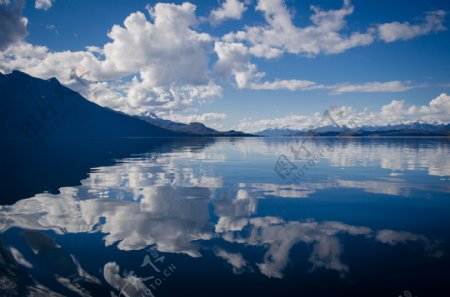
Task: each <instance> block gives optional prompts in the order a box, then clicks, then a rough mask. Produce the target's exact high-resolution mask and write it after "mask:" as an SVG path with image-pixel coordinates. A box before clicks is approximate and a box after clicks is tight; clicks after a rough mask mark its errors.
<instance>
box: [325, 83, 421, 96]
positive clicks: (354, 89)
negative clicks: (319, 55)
mask: <svg viewBox="0 0 450 297" xmlns="http://www.w3.org/2000/svg"><path fill="white" fill-rule="evenodd" d="M414 87H415V86H413V85H412V84H411V82H408V81H406V82H405V81H397V80H395V81H388V82H368V83H363V84H350V83H343V84H336V85H333V86H330V87H329V88H331V89H332V94H342V93H372V92H403V91H407V90H410V89H412V88H414Z"/></svg>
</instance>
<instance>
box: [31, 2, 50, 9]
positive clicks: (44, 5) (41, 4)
mask: <svg viewBox="0 0 450 297" xmlns="http://www.w3.org/2000/svg"><path fill="white" fill-rule="evenodd" d="M52 5H53V0H36V2H34V7H35V8H36V9H42V10H49V9H50V8H51V7H52Z"/></svg>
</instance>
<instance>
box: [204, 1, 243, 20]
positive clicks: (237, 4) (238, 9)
mask: <svg viewBox="0 0 450 297" xmlns="http://www.w3.org/2000/svg"><path fill="white" fill-rule="evenodd" d="M246 10H247V7H246V6H245V3H244V2H243V1H239V0H225V1H224V2H223V3H222V5H221V6H220V7H219V8H217V9H215V10H213V11H211V14H210V15H209V20H210V22H211V23H212V24H213V25H217V24H219V23H221V22H223V21H224V20H227V19H235V20H239V19H240V18H241V17H242V14H243V13H244V11H246Z"/></svg>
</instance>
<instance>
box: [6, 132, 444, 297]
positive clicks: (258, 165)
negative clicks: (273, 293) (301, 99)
mask: <svg viewBox="0 0 450 297" xmlns="http://www.w3.org/2000/svg"><path fill="white" fill-rule="evenodd" d="M292 141H293V140H292ZM323 141H328V142H329V141H333V140H327V139H325V140H323ZM341 141H342V142H341ZM341 141H339V142H336V143H335V144H334V146H333V149H332V150H331V151H330V153H329V154H327V155H325V156H324V159H323V160H322V161H321V163H319V164H318V166H316V167H314V168H313V169H312V170H311V172H309V173H308V176H306V178H305V180H304V181H302V182H300V183H299V184H296V185H288V184H286V183H285V182H284V181H283V180H282V179H280V178H279V177H278V176H277V175H276V174H275V173H274V172H273V170H272V168H273V162H275V160H276V157H277V155H278V154H280V153H285V152H286V151H288V149H289V145H290V142H289V141H286V140H278V141H276V140H265V139H248V140H242V141H233V142H230V141H227V140H226V139H224V140H219V141H217V142H215V143H214V144H213V145H210V146H202V147H201V148H199V147H195V149H193V148H192V147H191V148H190V147H189V146H187V147H183V149H175V150H168V151H165V152H159V153H157V154H156V153H155V152H149V153H144V154H140V155H137V156H135V157H128V158H123V159H120V160H117V162H116V163H115V164H114V165H112V166H103V167H96V168H94V169H92V170H91V172H90V173H89V175H88V177H87V178H86V179H83V180H81V185H79V186H74V187H62V188H60V190H59V192H60V193H58V194H51V193H39V194H36V195H35V196H34V197H31V198H27V199H22V200H19V201H17V202H16V203H14V204H12V205H4V206H1V208H0V233H2V234H4V235H7V236H6V238H8V245H7V247H6V248H5V247H2V253H3V258H0V260H1V261H2V262H3V263H5V264H3V263H2V267H5V268H4V269H6V270H8V269H9V270H8V271H9V272H4V273H3V275H10V279H9V281H10V282H11V283H15V282H16V283H23V282H25V280H26V282H28V283H34V285H30V286H29V289H30V290H31V288H33V290H43V292H44V291H45V292H50V291H52V290H55V291H56V292H59V293H61V292H62V294H63V295H64V292H65V293H67V292H68V291H70V292H71V293H74V294H76V295H79V296H90V295H92V294H93V292H97V293H98V292H103V293H105V292H106V291H108V290H109V289H111V290H112V289H113V288H115V289H116V291H115V294H118V293H119V292H120V290H121V288H123V286H124V285H125V284H127V283H128V282H130V281H133V282H134V283H135V284H136V286H137V287H139V288H141V289H142V290H144V291H145V290H146V289H148V286H146V284H145V283H144V282H142V281H141V280H139V279H136V278H133V276H130V275H129V274H128V270H127V269H129V268H127V267H121V264H120V263H119V261H118V260H114V258H113V259H111V257H110V256H106V255H104V256H102V255H101V253H100V254H98V255H97V257H96V259H92V262H93V263H95V269H93V268H92V265H91V264H92V263H83V262H82V261H81V260H78V256H77V254H76V253H77V252H79V253H82V251H83V246H79V247H77V248H73V247H68V246H64V245H63V244H62V243H59V242H58V240H57V239H58V238H61V236H66V235H69V234H101V235H102V236H101V238H98V239H97V240H101V241H102V244H103V246H104V247H105V248H107V247H109V248H114V249H117V250H118V251H121V252H131V251H140V250H144V249H145V248H147V247H149V246H155V247H156V249H157V250H158V251H159V252H162V253H173V254H179V255H185V256H189V257H193V258H200V257H204V256H205V255H206V254H208V253H210V252H212V253H213V255H214V256H215V257H216V258H217V259H220V261H222V262H223V263H224V264H225V265H226V266H227V267H228V268H229V270H230V272H231V273H234V274H236V275H240V276H241V275H245V274H254V273H257V274H260V275H262V276H264V277H268V278H275V279H282V278H283V277H285V275H286V270H287V267H288V264H289V263H290V261H291V260H292V259H293V258H304V259H305V260H306V261H307V262H308V266H307V267H305V269H306V270H307V271H308V273H310V274H315V273H320V272H321V271H324V270H328V271H332V272H335V273H336V275H338V276H339V277H340V278H345V277H346V276H347V275H348V274H349V273H351V271H352V266H351V264H350V263H349V262H348V258H347V260H346V259H345V258H343V253H344V250H345V246H346V242H348V241H349V238H355V240H363V241H365V242H368V243H365V244H369V243H370V244H372V245H376V246H384V248H395V247H397V246H410V245H411V246H413V247H414V249H415V250H416V251H419V252H418V253H416V254H415V257H419V256H423V257H428V258H434V259H440V258H442V257H445V256H446V251H445V248H444V247H443V246H442V239H439V240H437V239H436V238H435V236H433V235H432V236H429V235H428V234H422V233H418V232H412V231H409V230H403V229H401V228H400V229H398V228H391V227H390V226H389V225H388V224H387V223H383V218H381V217H380V218H378V217H376V218H375V216H376V215H375V214H374V215H373V218H367V222H366V223H365V224H364V220H363V221H362V222H361V223H360V224H355V223H348V222H344V221H341V220H335V219H331V218H323V217H321V218H316V217H315V216H314V212H310V213H308V212H307V213H306V214H305V215H302V216H301V215H297V214H296V215H294V216H293V215H292V214H287V213H286V211H287V210H286V208H283V207H277V206H276V203H278V202H277V201H280V200H295V201H297V199H296V198H301V199H298V201H301V200H311V201H314V200H318V201H320V199H319V198H318V197H320V196H317V195H320V194H321V193H324V192H326V191H327V192H326V193H327V194H326V195H327V198H328V199H336V201H337V202H339V201H341V202H342V203H344V201H343V200H342V197H341V195H342V194H341V192H339V191H341V190H342V189H357V190H360V191H361V193H365V194H366V195H367V194H383V195H390V196H398V197H412V196H417V195H418V194H417V193H418V191H423V192H428V193H441V194H442V193H448V192H450V188H449V184H448V182H442V181H441V180H440V179H439V178H436V176H445V177H446V178H448V176H450V163H449V161H448V158H447V157H448V155H449V149H450V146H449V144H448V142H446V141H445V140H444V141H443V142H436V143H434V142H432V143H431V144H426V143H425V144H426V145H424V144H423V143H422V144H420V143H419V144H417V143H410V142H394V143H389V142H383V141H380V142H375V143H365V142H364V141H363V142H360V141H351V140H349V141H345V140H341ZM309 145H311V147H313V146H314V145H315V146H320V145H321V143H320V141H316V142H311V143H310V144H309ZM405 155H407V157H405ZM236 164H239V166H238V167H237V165H236ZM342 168H344V169H342ZM346 168H347V170H346ZM355 168H357V169H355ZM350 169H351V170H350ZM394 170H395V171H401V172H404V175H401V176H392V175H391V173H392V172H391V171H394ZM407 171H412V172H413V173H414V174H413V175H409V174H407ZM355 172H356V173H355ZM417 176H419V179H418V178H417ZM425 177H426V178H432V179H431V180H427V179H425ZM338 189H339V191H338ZM330 191H331V192H330ZM374 197H376V196H364V195H361V198H360V199H362V200H368V199H369V198H370V199H374ZM419 198H424V197H419ZM425 198H429V196H426V197H425ZM270 203H274V204H270ZM267 204H269V205H270V207H269V210H267ZM300 206H301V205H297V207H298V208H295V209H291V210H290V211H293V212H294V213H296V212H298V213H300V212H302V211H304V210H302V209H301V207H300ZM350 207H351V206H350ZM260 208H261V210H260ZM295 217H296V218H295ZM348 219H349V220H350V219H351V216H349V217H348ZM374 220H376V222H377V224H373V222H374ZM350 221H352V220H350ZM353 221H354V220H353ZM372 225H373V226H372ZM396 226H397V225H396ZM446 227H448V225H444V227H443V228H446ZM17 230H23V231H20V232H18V231H17ZM49 231H50V232H49ZM53 237H54V238H53ZM24 242H25V244H24ZM300 245H304V246H306V247H308V249H307V253H301V254H300V253H298V251H296V249H295V247H298V246H300ZM29 250H31V252H29ZM68 250H71V252H69V251H68ZM258 250H259V251H263V254H262V256H261V257H259V258H258V257H251V256H249V254H251V253H252V252H254V251H258ZM6 259H9V260H8V261H9V262H8V261H7V260H6ZM6 263H7V264H6ZM12 263H16V264H15V265H18V267H21V269H20V270H19V271H17V268H13V267H15V266H14V265H13V264H12ZM88 264H89V265H88ZM84 265H87V266H89V268H85V267H84ZM8 267H11V268H8ZM43 267H44V268H43ZM99 269H101V273H99ZM37 270H40V271H41V272H39V273H37V272H36V271H37ZM42 270H47V271H48V274H49V275H51V277H50V278H39V277H37V276H36V274H38V275H39V274H42ZM24 271H25V273H24ZM18 275H23V276H21V278H22V279H23V280H22V281H21V280H19V279H18ZM37 279H39V280H41V281H42V283H39V282H38V281H37ZM56 284H57V285H56ZM48 288H52V290H50V289H48ZM55 288H56V289H55ZM61 288H64V290H66V291H64V290H63V289H61ZM96 290H97V291H96ZM98 290H100V291H98ZM102 290H106V291H102ZM103 293H102V294H103ZM55 294H56V293H55ZM108 294H109V293H108ZM127 294H128V295H129V296H132V295H133V294H134V293H131V291H129V292H128V293H127ZM136 294H137V293H136ZM136 296H140V295H136Z"/></svg>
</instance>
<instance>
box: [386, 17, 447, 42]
mask: <svg viewBox="0 0 450 297" xmlns="http://www.w3.org/2000/svg"><path fill="white" fill-rule="evenodd" d="M445 16H446V12H445V11H443V10H435V11H430V12H427V13H426V15H425V18H424V21H423V23H422V24H416V25H412V24H410V23H409V22H405V23H400V22H392V23H386V24H380V25H378V26H377V29H378V36H379V38H380V39H381V40H383V41H385V42H394V41H397V40H408V39H413V38H415V37H418V36H421V35H427V34H430V33H432V32H439V31H444V30H446V29H447V28H446V27H445V26H444V20H445Z"/></svg>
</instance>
